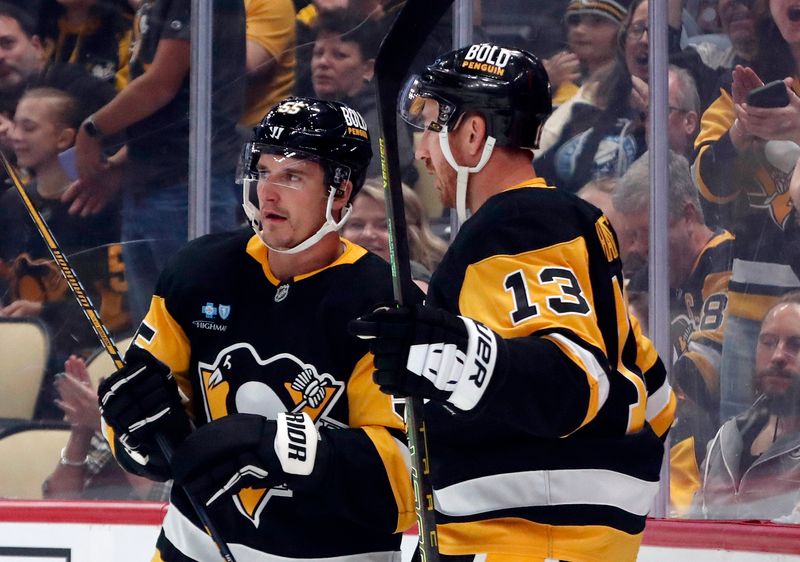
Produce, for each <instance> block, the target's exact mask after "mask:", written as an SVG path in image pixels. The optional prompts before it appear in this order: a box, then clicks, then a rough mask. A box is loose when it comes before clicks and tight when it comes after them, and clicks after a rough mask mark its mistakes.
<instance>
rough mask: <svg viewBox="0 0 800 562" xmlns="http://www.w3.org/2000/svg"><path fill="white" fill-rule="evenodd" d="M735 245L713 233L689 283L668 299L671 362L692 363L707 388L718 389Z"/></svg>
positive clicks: (720, 233)
mask: <svg viewBox="0 0 800 562" xmlns="http://www.w3.org/2000/svg"><path fill="white" fill-rule="evenodd" d="M734 242H735V238H734V236H733V234H731V233H730V232H728V231H726V230H720V231H718V232H716V233H714V236H713V237H712V238H711V240H709V241H708V243H706V245H705V246H704V247H703V249H702V250H701V252H700V254H699V255H698V256H697V259H696V260H695V263H694V265H693V266H692V271H691V272H690V273H689V277H688V279H687V280H686V281H685V282H684V283H683V286H681V287H680V289H677V290H675V291H674V293H673V295H672V299H671V300H672V304H671V307H670V308H671V316H672V318H671V323H672V324H671V338H672V348H673V353H674V354H675V357H674V358H673V360H674V359H676V358H678V357H683V358H684V359H688V360H689V361H691V362H692V363H693V364H694V365H695V368H696V369H698V370H699V371H700V372H701V373H702V376H703V378H704V380H705V381H706V383H707V384H708V385H709V388H718V385H719V382H718V378H719V375H718V373H719V361H720V354H721V353H722V335H723V331H724V328H725V309H726V307H727V305H728V282H729V281H730V278H731V268H732V267H733V256H734V248H733V245H734Z"/></svg>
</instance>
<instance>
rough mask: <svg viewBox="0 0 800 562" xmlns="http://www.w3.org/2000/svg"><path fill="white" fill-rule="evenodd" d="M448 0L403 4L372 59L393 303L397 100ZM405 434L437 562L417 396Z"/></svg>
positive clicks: (422, 550) (401, 230)
mask: <svg viewBox="0 0 800 562" xmlns="http://www.w3.org/2000/svg"><path fill="white" fill-rule="evenodd" d="M451 3H452V0H407V1H406V4H405V6H403V9H402V10H401V11H400V14H399V15H398V16H397V19H396V20H395V22H394V24H393V25H392V28H391V29H390V30H389V33H388V34H387V36H386V37H385V38H384V40H383V43H382V44H381V48H380V51H379V52H378V57H377V58H376V61H375V77H376V92H377V97H378V119H379V125H380V135H381V137H380V152H381V172H382V175H383V187H384V191H385V193H386V219H387V226H388V230H389V254H390V261H391V265H392V284H393V287H394V296H395V299H396V300H397V301H398V302H399V303H400V304H402V303H403V301H404V295H403V287H404V286H408V285H407V283H409V282H410V281H411V266H410V257H409V250H408V236H407V234H406V232H407V230H406V219H405V212H404V204H403V189H402V180H401V178H400V161H399V147H398V142H397V97H398V94H399V92H400V89H401V87H402V85H403V80H404V79H405V77H406V74H407V73H408V71H409V69H410V68H411V63H412V62H413V60H414V57H415V56H416V54H417V52H418V51H419V49H420V48H421V47H422V45H423V43H424V42H425V40H426V38H427V37H428V35H429V34H430V32H431V31H432V30H433V28H434V27H435V26H436V24H437V23H438V21H439V19H440V18H441V17H442V15H443V14H444V13H445V12H446V11H447V9H448V8H449V7H450V4H451ZM406 435H407V438H408V447H409V451H410V453H411V478H412V483H413V486H414V504H415V510H416V514H417V524H418V526H419V554H420V558H421V560H422V562H437V561H438V560H439V551H438V546H439V544H438V537H437V533H436V517H435V512H434V504H433V487H432V486H431V482H430V461H429V455H428V445H427V439H426V432H425V419H424V417H423V403H422V400H420V399H419V398H407V399H406Z"/></svg>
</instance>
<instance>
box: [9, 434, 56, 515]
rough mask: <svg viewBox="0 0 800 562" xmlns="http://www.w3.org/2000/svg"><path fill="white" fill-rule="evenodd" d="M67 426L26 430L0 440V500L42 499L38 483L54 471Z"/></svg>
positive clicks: (40, 487)
mask: <svg viewBox="0 0 800 562" xmlns="http://www.w3.org/2000/svg"><path fill="white" fill-rule="evenodd" d="M68 439H69V427H62V428H42V427H28V428H21V429H20V430H19V431H15V432H13V433H8V434H6V435H5V436H3V437H2V438H0V459H2V462H0V498H6V499H24V500H35V499H42V482H44V480H45V478H47V477H48V476H49V475H50V474H51V473H52V472H53V470H54V469H55V467H56V465H57V464H58V459H59V458H60V454H61V449H62V448H63V447H65V446H66V444H67V440H68Z"/></svg>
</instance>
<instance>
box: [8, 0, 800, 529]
mask: <svg viewBox="0 0 800 562" xmlns="http://www.w3.org/2000/svg"><path fill="white" fill-rule="evenodd" d="M531 3H532V4H537V5H541V6H540V7H541V10H539V11H538V12H537V10H535V9H528V8H526V9H517V12H514V13H512V14H509V13H506V12H507V11H508V9H509V8H508V6H506V4H505V3H503V2H501V1H500V0H483V2H481V1H477V0H476V2H475V8H474V13H473V18H474V21H475V23H476V27H475V29H474V37H475V38H486V39H492V40H494V41H498V42H501V43H502V42H506V43H508V44H510V45H514V46H516V47H523V48H527V49H530V50H531V51H532V52H534V54H537V55H539V56H540V57H542V58H543V60H544V62H545V66H546V68H547V69H548V72H549V74H550V78H551V83H552V92H553V105H554V107H555V108H556V109H555V111H554V112H553V113H552V115H551V116H550V118H549V119H548V120H547V121H546V123H545V124H544V127H543V129H542V131H541V137H540V145H539V149H538V150H537V151H536V152H535V154H534V156H533V159H534V166H535V168H536V171H537V173H538V174H539V175H540V176H542V177H544V178H545V179H546V180H547V182H548V183H549V184H550V185H553V186H555V187H556V188H558V189H564V190H568V191H571V192H574V193H577V194H578V196H580V197H583V198H585V199H586V200H588V201H589V202H591V203H593V204H595V205H596V206H598V207H600V208H601V209H602V210H603V211H604V212H605V214H606V215H607V216H608V218H609V220H610V222H611V224H612V226H613V227H614V229H615V231H616V234H617V236H618V240H619V244H620V251H621V255H622V258H623V262H624V272H625V276H626V280H625V281H626V290H627V291H628V296H629V300H628V302H629V306H630V307H631V309H632V310H633V312H634V316H635V317H637V318H638V319H639V322H640V323H641V324H642V326H643V328H644V329H645V330H646V329H647V324H648V315H647V304H646V303H647V291H648V279H647V271H648V261H649V259H650V256H649V255H648V252H647V248H648V240H649V235H648V233H649V216H650V215H649V205H650V192H649V186H650V171H649V164H648V152H647V151H648V146H647V141H648V134H647V133H648V129H649V127H650V123H649V119H648V105H649V91H648V84H647V82H648V55H649V28H648V25H649V23H648V8H649V0H597V1H593V2H586V1H583V0H535V1H533V0H532V1H531ZM495 4H497V6H495ZM501 4H502V6H503V7H504V9H502V10H501V9H496V8H497V7H498V6H500V5H501ZM401 5H402V2H399V1H397V0H243V2H241V5H240V3H238V2H221V1H215V2H213V3H212V6H213V13H214V21H215V26H214V29H213V30H212V35H213V41H214V42H213V47H212V58H213V64H212V66H211V68H212V70H211V72H212V88H213V96H212V115H211V126H212V135H211V143H212V154H213V162H212V167H211V180H210V181H211V185H210V194H211V195H210V197H211V202H212V205H211V209H212V211H211V213H212V215H211V218H212V221H211V228H212V230H222V229H229V228H235V227H237V225H241V224H242V215H241V213H240V212H239V210H238V209H239V205H240V195H239V187H238V186H236V185H235V182H234V179H235V169H234V168H235V164H236V160H237V158H238V151H239V150H240V147H241V143H242V138H244V137H245V136H247V135H248V134H249V129H250V128H251V127H253V126H254V125H255V124H257V123H258V121H259V120H260V118H261V116H263V114H264V113H265V112H266V110H267V109H268V108H270V107H272V106H273V105H274V104H275V103H276V102H277V101H278V100H280V99H283V98H285V97H286V96H288V95H291V94H298V95H307V96H313V97H318V98H321V99H330V100H337V101H342V102H345V103H347V104H348V105H350V106H352V107H353V108H355V109H357V110H358V111H359V112H360V113H361V114H362V115H363V116H364V118H365V121H366V123H367V126H368V129H369V130H370V132H371V133H372V144H373V152H374V154H375V157H374V158H373V161H372V165H371V167H370V168H369V171H368V176H369V178H370V179H368V181H367V184H366V185H365V187H364V189H363V190H362V192H361V194H360V195H359V196H358V198H357V199H356V201H355V202H354V212H353V215H352V216H351V218H350V220H349V223H348V224H347V225H346V227H345V229H344V230H343V235H344V236H346V237H348V238H351V239H353V240H355V241H357V242H358V243H361V244H362V245H364V246H365V247H367V248H368V249H370V250H371V251H374V252H375V253H377V254H379V255H381V256H382V257H384V258H385V259H388V258H389V256H388V239H387V233H386V217H385V211H384V203H383V191H382V188H381V184H380V178H379V176H380V159H379V157H378V154H379V150H378V135H377V130H378V117H377V107H376V98H375V95H374V89H373V86H374V84H373V83H374V62H375V56H376V53H377V49H378V46H379V44H380V41H381V39H382V37H383V36H384V35H385V33H386V30H387V28H388V25H389V24H390V22H391V20H392V17H393V15H394V14H395V13H396V11H397V10H398V8H399V7H400V6H401ZM697 6H698V3H697V2H686V1H682V0H668V16H669V31H668V33H669V62H670V65H669V69H668V72H669V75H668V94H669V95H668V105H669V107H668V118H667V127H668V130H667V139H666V140H667V143H668V145H669V148H670V151H671V152H670V157H669V164H668V167H669V170H668V175H669V196H668V200H669V209H668V213H667V215H668V221H669V227H668V231H669V235H668V236H669V239H668V246H669V249H670V252H669V268H668V270H669V273H670V275H669V288H670V319H669V321H670V334H671V343H672V346H671V354H672V356H671V358H670V362H671V363H672V368H671V377H672V381H673V386H674V387H675V388H676V390H677V391H678V396H679V404H678V421H677V422H676V425H675V427H674V428H673V433H672V441H671V466H672V473H673V479H672V487H671V488H672V489H671V493H672V502H671V509H672V513H673V514H674V515H680V516H691V517H718V518H740V517H749V518H752V517H755V518H770V519H781V520H794V519H793V518H794V517H796V515H795V511H794V510H795V508H797V506H798V505H800V479H798V478H797V477H796V476H795V472H793V471H792V469H791V468H787V467H786V465H785V463H783V464H782V463H781V462H779V461H778V460H775V459H773V457H772V456H771V455H772V453H773V452H774V451H775V450H779V452H778V453H776V455H778V457H779V458H782V457H780V456H781V455H789V457H790V458H794V457H792V456H791V455H792V454H794V452H796V451H797V450H800V446H797V439H798V435H800V424H798V423H796V419H797V417H798V416H797V414H796V413H795V412H794V410H793V409H792V408H794V407H796V402H797V401H798V400H800V397H798V395H796V394H793V392H794V386H793V385H794V384H800V368H798V366H797V362H798V354H800V349H798V347H797V345H796V343H797V341H798V340H800V325H798V324H797V320H796V318H795V317H794V316H797V310H798V308H797V307H798V305H797V299H796V295H795V296H793V295H794V293H791V291H792V289H796V288H800V278H798V275H800V273H799V272H798V270H800V226H798V225H800V219H798V212H797V205H798V204H800V171H798V168H797V165H796V164H797V162H798V157H800V97H798V92H800V86H798V85H797V77H798V76H800V58H798V55H797V53H798V52H800V49H798V46H800V23H798V20H800V9H798V8H797V7H796V6H795V5H794V4H793V3H792V2H789V1H788V0H770V1H769V2H766V1H764V2H752V1H745V0H718V1H717V2H716V3H713V2H711V3H709V2H706V3H705V4H704V6H705V7H704V9H703V10H702V12H699V11H697V9H696V8H697ZM512 11H513V10H512ZM537 13H538V14H539V18H538V19H537V15H536V14H537ZM554 14H555V16H554ZM549 18H557V19H553V20H552V21H551V19H549ZM528 20H530V21H528ZM545 20H547V22H548V23H547V24H545V23H543V22H544V21H545ZM554 22H556V23H555V24H554ZM452 25H453V18H452V14H448V15H447V16H446V17H445V18H443V20H442V21H441V22H440V24H439V26H438V27H437V29H436V31H435V32H434V34H433V35H432V37H431V38H430V39H429V41H428V43H427V44H426V45H425V47H424V48H423V53H422V54H420V56H419V60H428V59H433V58H434V57H433V56H432V55H431V54H432V53H443V52H445V51H447V50H449V48H450V44H451V41H452V39H451V29H452ZM545 27H546V32H545V30H544V29H545ZM536 29H538V30H539V32H537V33H531V30H536ZM190 41H191V37H190V2H189V1H188V0H130V1H128V0H69V1H68V0H40V1H38V2H32V1H21V2H15V1H10V0H7V1H5V2H3V1H0V150H2V151H3V153H4V154H6V155H7V156H9V157H10V158H11V159H12V160H13V161H14V162H15V163H16V165H17V166H18V167H19V169H20V170H21V172H22V177H23V178H25V179H26V180H27V186H26V190H27V193H28V194H29V196H30V197H31V199H32V200H33V201H34V203H35V204H36V205H37V207H38V208H39V209H40V211H41V212H42V213H43V215H45V218H46V220H47V221H48V224H49V226H50V227H51V229H52V230H53V232H54V234H55V236H56V238H57V239H58V241H59V242H60V244H61V246H62V248H63V250H64V251H65V253H66V254H67V255H68V256H69V257H70V259H71V260H73V265H74V266H75V268H76V270H77V273H78V275H79V277H80V278H81V279H82V280H83V282H84V284H85V285H88V287H87V288H88V289H89V291H90V293H91V296H92V299H93V300H94V301H95V303H96V304H98V308H99V310H100V312H101V318H102V320H103V322H104V323H105V324H106V326H107V327H109V328H110V329H111V331H112V334H113V335H114V336H119V337H121V336H126V335H130V334H131V333H132V331H133V330H134V328H135V327H136V326H137V325H138V322H139V321H140V320H141V317H142V316H143V314H144V311H145V310H146V309H147V307H148V303H149V299H150V295H151V293H152V287H153V283H154V282H155V279H156V276H157V274H158V272H159V271H160V269H161V268H162V267H163V265H164V264H165V263H166V262H167V260H169V258H170V257H171V256H172V255H173V254H174V253H175V251H177V249H178V248H179V247H180V246H181V245H182V244H183V243H184V242H185V240H186V237H187V231H188V211H189V202H188V188H189V185H188V184H189V176H188V169H189V166H190V161H189V152H188V150H189V148H188V146H189V142H188V139H189V132H190V121H189V115H190V111H189V109H190V93H191V92H190V87H189V72H190V62H191V57H190V54H191V44H190ZM414 70H419V69H418V68H414ZM775 80H781V81H783V85H784V88H785V90H786V95H787V97H788V104H783V105H782V106H781V107H770V108H764V107H757V106H755V105H753V104H750V103H748V98H747V95H748V92H749V91H751V90H753V89H754V88H756V87H759V86H761V85H763V84H765V83H768V82H771V81H775ZM89 116H91V119H90V120H89V121H90V126H89V127H87V126H86V125H85V123H86V119H87V117H89ZM82 124H83V125H82ZM398 132H399V145H400V164H401V170H402V177H403V181H404V182H405V183H406V184H407V185H406V186H405V187H404V194H405V197H406V212H407V214H408V222H409V232H410V235H411V236H412V239H411V240H410V242H411V244H410V245H411V252H412V259H413V260H414V264H413V265H414V267H413V272H414V277H415V279H416V280H417V281H418V283H420V284H421V285H423V286H424V285H425V283H426V282H427V280H428V276H429V272H430V271H432V270H433V269H434V268H435V266H436V264H437V263H438V260H439V259H441V256H442V254H443V252H444V250H445V248H446V245H445V243H444V241H443V240H442V239H441V238H439V237H437V236H436V234H434V232H438V233H440V234H441V232H442V230H441V228H439V227H441V226H442V225H443V224H445V223H447V221H448V219H447V217H441V216H438V214H437V213H436V212H434V211H433V210H432V208H430V207H429V206H426V205H425V203H424V201H426V200H427V199H426V197H425V190H426V189H432V187H431V186H430V184H429V182H430V180H429V178H427V177H426V174H424V173H423V174H420V170H421V168H419V164H418V163H415V160H414V148H413V147H414V143H415V138H414V136H413V134H412V131H411V129H410V128H408V127H406V126H405V124H403V123H402V121H401V123H400V124H399V125H398ZM429 219H430V220H432V222H433V230H431V228H430V225H429V224H428V220H429ZM786 293H789V296H785V297H784V296H783V295H784V294H786ZM776 303H779V304H776ZM793 315H794V316H793ZM25 316H36V317H39V318H40V319H42V320H43V321H44V322H45V324H46V325H47V327H48V330H49V332H50V337H51V341H52V342H53V345H52V346H51V350H50V358H49V364H48V376H47V377H46V378H45V382H44V383H43V387H42V393H41V396H40V400H39V405H38V407H37V414H36V415H37V417H41V418H48V417H49V418H62V417H63V415H64V413H66V418H67V420H69V421H71V420H72V419H79V420H81V421H80V423H73V424H72V425H73V438H74V439H73V441H71V445H70V448H69V449H68V450H67V453H68V454H72V455H73V456H74V455H78V456H85V457H86V458H90V457H92V456H93V455H94V456H97V455H100V456H101V457H102V454H103V451H102V447H101V445H99V444H98V443H99V441H100V440H99V439H95V438H96V437H97V435H96V428H95V427H94V425H93V424H94V423H95V421H96V420H97V419H98V418H97V417H96V412H95V411H93V412H84V415H81V414H80V413H79V412H78V409H80V407H82V406H81V405H86V404H88V403H89V402H90V401H87V400H80V394H79V393H78V394H77V395H76V393H75V388H78V389H84V387H83V386H80V387H76V386H75V384H76V383H75V381H78V382H80V381H82V380H83V377H84V370H85V367H84V365H83V363H82V362H81V360H80V359H78V358H77V357H87V356H88V355H89V353H91V352H92V351H93V350H94V348H95V347H96V343H95V342H94V339H93V336H92V333H91V331H90V330H89V328H88V325H87V324H86V323H85V321H84V319H83V318H82V315H81V311H80V309H79V307H77V305H76V304H75V303H74V302H73V299H72V297H71V296H70V294H69V292H68V289H67V287H66V285H65V284H64V282H63V281H61V280H60V277H59V271H58V268H55V267H54V266H53V264H52V262H51V260H50V259H49V256H48V253H47V248H46V246H45V245H44V243H43V242H42V241H41V240H39V238H38V232H37V229H36V228H35V227H34V226H33V224H32V223H31V222H30V220H29V219H28V218H27V216H26V212H25V209H24V207H23V206H22V205H21V203H20V201H19V197H18V194H17V193H16V192H15V190H14V189H13V188H11V186H10V185H3V186H2V187H0V317H25ZM795 328H797V329H798V331H797V333H796V334H795V333H793V332H792V330H794V329H795ZM776 334H777V335H776ZM65 365H66V371H67V374H66V375H64V374H62V373H61V371H62V370H64V368H65V367H64V366H65ZM776 365H777V366H776ZM57 375H58V376H57ZM779 383H780V384H779ZM84 390H85V389H84ZM778 395H780V396H785V398H781V399H778V398H776V396H778ZM76 396H77V397H76ZM789 398H791V399H792V400H789ZM76 427H77V429H76ZM95 441H96V442H95ZM732 442H735V443H737V444H738V445H737V447H738V448H735V450H733V449H731V443H732ZM748 447H749V448H748ZM731 451H733V452H731ZM731 455H733V457H731ZM795 456H796V455H795ZM731 459H733V460H732V462H733V463H734V465H735V466H736V467H737V470H734V471H733V473H732V474H731V473H725V472H724V471H723V470H721V468H720V463H727V462H730V461H731ZM81 462H82V461H81ZM81 466H82V470H84V469H85V468H86V467H85V466H84V465H81ZM73 468H74V465H73V464H70V461H69V459H68V462H67V463H66V464H64V463H62V464H61V465H60V466H59V468H58V469H57V471H56V472H55V473H54V476H53V477H52V478H51V479H50V480H49V481H48V486H49V493H51V494H56V495H57V494H59V493H61V492H59V491H58V490H60V489H61V488H59V486H61V485H62V483H63V482H65V481H66V482H67V483H68V484H69V486H67V488H68V489H69V493H70V494H74V493H78V492H75V490H79V489H80V486H79V485H78V484H75V483H74V482H72V483H70V482H71V480H70V479H72V480H74V481H75V482H78V481H79V480H81V479H83V480H86V481H87V482H88V480H91V478H89V479H88V480H87V475H86V474H83V473H81V474H78V473H77V472H74V473H73V472H72V469H73ZM754 473H755V475H754ZM64 478H66V480H63V479H64ZM756 479H757V480H756ZM770 479H773V480H774V479H780V480H781V486H780V487H777V486H772V485H771V484H769V483H767V484H764V481H765V480H770ZM745 481H747V486H745ZM787 482H788V484H787ZM73 484H74V485H73ZM113 486H116V487H117V488H114V489H117V490H123V491H121V492H119V494H121V495H124V496H125V497H133V496H135V495H137V494H138V496H139V497H143V496H144V495H146V494H143V493H138V492H137V494H133V492H132V490H135V489H136V486H137V484H136V483H135V482H133V483H131V482H122V483H120V482H119V481H115V483H114V484H113ZM67 488H64V489H67ZM778 488H780V489H779V490H778ZM741 489H746V490H747V493H738V492H739V491H741ZM65 493H66V492H65ZM93 493H95V492H93ZM100 495H102V493H101V494H100ZM772 495H780V501H779V502H776V503H770V501H769V498H770V497H771V496H772ZM766 506H770V507H769V508H767V507H766ZM777 506H780V507H777ZM798 520H800V517H798Z"/></svg>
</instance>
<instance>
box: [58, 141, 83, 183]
mask: <svg viewBox="0 0 800 562" xmlns="http://www.w3.org/2000/svg"><path fill="white" fill-rule="evenodd" d="M58 163H59V164H61V168H62V169H63V170H64V173H65V174H66V175H67V179H68V180H69V181H75V180H77V179H78V166H77V164H76V163H75V147H74V146H71V147H70V148H68V149H66V150H65V151H64V152H60V153H59V154H58Z"/></svg>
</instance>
